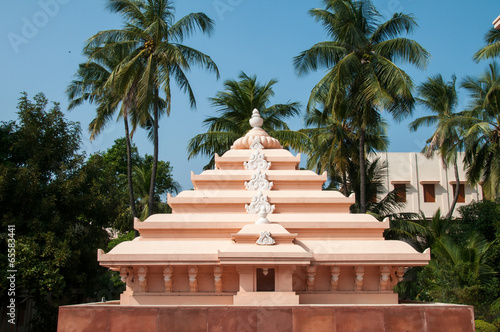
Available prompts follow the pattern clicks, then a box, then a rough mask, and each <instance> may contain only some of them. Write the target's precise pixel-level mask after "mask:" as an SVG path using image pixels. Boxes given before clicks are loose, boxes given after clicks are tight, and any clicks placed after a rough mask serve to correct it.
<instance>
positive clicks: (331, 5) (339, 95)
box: [294, 0, 429, 213]
mask: <svg viewBox="0 0 500 332" xmlns="http://www.w3.org/2000/svg"><path fill="white" fill-rule="evenodd" d="M323 2H324V3H325V7H326V8H325V9H320V8H315V9H311V10H310V11H309V13H310V14H311V15H312V16H313V17H314V18H315V19H316V20H317V21H319V22H321V23H322V25H323V26H324V27H325V29H326V31H327V33H328V35H329V37H330V38H331V40H330V41H325V42H320V43H318V44H316V45H314V46H312V47H311V48H310V49H308V50H306V51H303V52H302V53H300V55H298V56H297V57H295V59H294V66H295V69H296V71H297V74H298V75H303V74H306V73H308V72H310V71H315V70H317V69H319V68H320V67H326V68H327V69H328V72H327V74H326V75H325V76H324V77H323V78H322V79H321V80H320V82H319V83H318V84H316V86H315V87H314V88H313V90H312V92H311V97H310V99H309V103H308V109H312V108H314V104H315V103H316V102H317V100H320V99H321V98H318V95H321V91H323V90H325V89H326V91H328V93H327V96H326V103H325V105H326V106H327V107H328V108H331V109H335V108H336V107H335V105H338V104H340V103H341V102H342V100H343V99H344V94H345V91H347V96H348V98H349V99H350V112H352V113H353V114H356V116H353V118H354V119H356V128H357V129H358V131H359V147H360V148H359V156H360V158H359V167H360V173H361V180H360V182H361V188H362V190H361V192H360V196H361V197H360V203H361V206H360V212H361V213H365V212H366V191H365V189H364V188H365V184H366V174H365V173H366V171H365V163H364V161H365V138H366V129H367V126H368V125H369V123H371V121H373V119H374V118H376V117H379V116H378V114H379V112H380V110H382V109H385V110H387V111H388V112H389V113H391V114H392V116H393V117H394V118H395V119H401V118H402V117H404V116H406V115H408V114H410V113H411V112H412V110H413V106H414V99H413V96H412V93H411V92H412V89H413V82H412V80H411V78H410V77H409V76H408V75H407V74H406V73H405V72H404V71H403V70H402V69H401V68H399V67H398V66H396V65H395V61H399V62H407V63H410V64H413V65H415V66H417V67H419V68H424V67H425V66H426V64H427V61H428V58H429V54H428V53H427V51H426V50H425V49H424V48H422V46H420V45H419V44H418V43H417V42H415V41H413V40H411V39H407V38H402V37H399V35H400V34H401V33H403V32H406V33H409V32H411V31H412V30H413V29H414V28H415V27H416V26H417V24H416V22H415V20H414V19H413V17H412V16H411V15H406V14H401V13H396V14H394V15H393V17H392V18H390V19H389V20H388V21H386V22H383V23H380V14H379V13H378V12H377V10H376V9H375V7H374V6H373V4H372V2H371V1H370V0H360V1H355V0H323Z"/></svg>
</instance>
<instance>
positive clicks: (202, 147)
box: [188, 72, 308, 169]
mask: <svg viewBox="0 0 500 332" xmlns="http://www.w3.org/2000/svg"><path fill="white" fill-rule="evenodd" d="M238 79H239V80H227V81H225V82H224V88H225V90H224V91H220V92H218V93H217V95H216V96H215V98H211V99H210V101H211V103H212V106H214V107H217V113H218V116H213V117H209V118H207V119H205V120H204V121H203V123H204V125H205V126H206V127H207V132H206V133H203V134H198V135H196V136H195V137H193V138H192V139H191V140H190V141H189V145H188V151H189V158H193V157H194V156H197V155H199V154H201V155H205V156H210V157H212V159H211V160H210V162H209V163H208V164H207V165H206V166H205V169H207V168H212V167H213V165H214V158H213V156H214V154H215V153H217V154H222V153H224V152H226V151H227V150H229V149H230V147H231V145H232V144H233V142H234V141H235V140H236V139H238V138H240V137H241V136H243V135H245V133H246V132H247V131H249V130H250V129H251V126H250V124H249V122H248V120H249V119H250V117H251V115H252V111H253V109H255V108H256V109H258V110H259V112H260V115H261V117H262V118H263V119H264V124H263V129H264V130H265V131H267V132H268V133H269V135H271V136H273V137H275V138H277V139H278V140H279V141H280V143H281V144H282V145H283V146H285V147H291V148H293V149H295V150H297V151H306V150H307V149H306V147H307V143H308V138H307V136H306V135H304V134H302V133H300V132H296V131H293V130H290V128H289V127H288V125H287V124H286V122H285V120H286V119H288V118H291V117H293V116H295V115H298V114H299V113H300V109H299V106H300V105H299V103H297V102H288V103H286V104H274V105H269V104H270V100H271V97H272V96H274V91H273V86H274V85H275V84H276V83H277V82H278V81H277V80H276V79H271V80H270V81H269V82H267V83H265V84H260V83H259V82H258V81H257V77H256V76H255V75H254V76H248V75H247V74H245V73H243V72H242V73H240V75H239V76H238Z"/></svg>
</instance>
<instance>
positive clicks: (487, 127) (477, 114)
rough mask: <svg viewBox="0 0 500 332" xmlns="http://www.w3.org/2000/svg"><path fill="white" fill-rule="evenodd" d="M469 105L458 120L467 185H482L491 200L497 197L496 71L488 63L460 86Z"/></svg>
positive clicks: (499, 121) (499, 95) (499, 96)
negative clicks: (463, 147)
mask: <svg viewBox="0 0 500 332" xmlns="http://www.w3.org/2000/svg"><path fill="white" fill-rule="evenodd" d="M461 86H462V87H464V88H465V89H466V90H468V91H469V93H470V96H471V98H472V102H471V104H470V105H469V109H468V110H467V111H465V112H463V113H462V116H461V117H460V118H459V122H460V124H462V125H464V126H466V127H467V129H466V131H465V134H464V143H465V146H466V148H465V157H464V162H465V164H466V167H467V177H468V181H469V182H470V183H471V184H472V185H474V184H476V183H478V182H480V181H482V182H483V183H482V186H483V189H484V192H485V194H486V195H487V196H490V199H491V200H495V198H496V196H498V195H499V194H500V68H499V66H498V64H497V63H492V64H490V65H489V66H488V69H487V70H486V71H485V72H484V73H483V74H482V75H481V76H479V77H472V76H467V77H466V78H465V79H464V81H463V82H462V84H461Z"/></svg>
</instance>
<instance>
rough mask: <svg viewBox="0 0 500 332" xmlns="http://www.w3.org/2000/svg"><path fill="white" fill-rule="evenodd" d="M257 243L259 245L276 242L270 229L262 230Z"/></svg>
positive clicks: (269, 244)
mask: <svg viewBox="0 0 500 332" xmlns="http://www.w3.org/2000/svg"><path fill="white" fill-rule="evenodd" d="M256 243H257V244H259V245H265V246H271V245H273V244H275V243H276V242H275V241H274V239H273V238H272V237H271V233H270V232H269V231H262V232H260V237H259V239H258V240H257V242H256Z"/></svg>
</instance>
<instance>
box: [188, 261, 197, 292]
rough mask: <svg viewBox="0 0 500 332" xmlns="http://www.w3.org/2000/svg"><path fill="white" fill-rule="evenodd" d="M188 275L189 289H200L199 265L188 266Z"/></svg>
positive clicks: (194, 290)
mask: <svg viewBox="0 0 500 332" xmlns="http://www.w3.org/2000/svg"><path fill="white" fill-rule="evenodd" d="M188 275H189V291H190V292H193V293H194V292H197V291H198V279H197V277H198V267H197V266H189V267H188Z"/></svg>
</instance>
